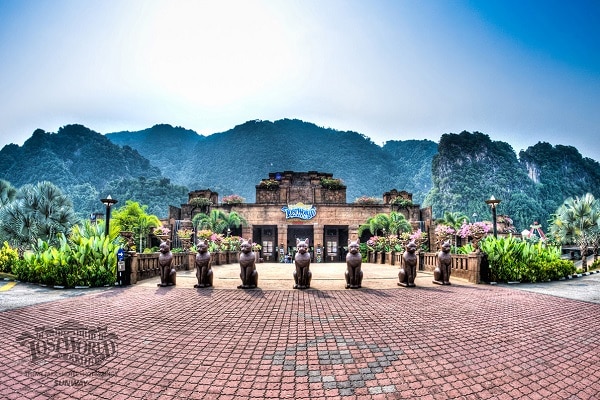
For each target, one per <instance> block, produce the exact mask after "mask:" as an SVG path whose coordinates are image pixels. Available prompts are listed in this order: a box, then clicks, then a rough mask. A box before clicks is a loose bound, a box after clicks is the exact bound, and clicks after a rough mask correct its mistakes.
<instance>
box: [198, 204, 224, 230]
mask: <svg viewBox="0 0 600 400" xmlns="http://www.w3.org/2000/svg"><path fill="white" fill-rule="evenodd" d="M226 219H227V216H226V214H225V212H224V211H221V210H211V211H210V213H208V214H204V213H198V214H196V215H194V217H193V218H192V225H193V226H194V228H196V229H210V230H211V231H213V232H218V233H221V232H224V231H225V229H227V226H228V225H227V221H226Z"/></svg>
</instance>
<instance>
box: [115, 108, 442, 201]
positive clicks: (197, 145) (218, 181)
mask: <svg viewBox="0 0 600 400" xmlns="http://www.w3.org/2000/svg"><path fill="white" fill-rule="evenodd" d="M106 136H107V137H108V138H109V139H110V140H112V141H113V142H114V143H116V144H120V145H124V144H128V145H130V146H132V147H134V148H135V149H136V150H138V151H139V152H140V154H142V155H143V156H144V157H146V158H148V159H149V160H151V161H152V163H153V165H156V166H157V167H159V168H160V169H161V171H162V174H163V175H165V176H168V177H169V178H170V179H171V180H172V181H173V182H174V183H177V184H180V185H184V186H187V187H188V188H190V189H192V190H193V189H203V188H210V189H212V190H215V191H217V192H219V194H220V195H227V194H232V193H236V194H239V195H241V196H243V197H245V198H246V199H247V201H249V202H253V201H254V199H255V186H256V185H257V184H258V182H259V181H260V180H261V179H263V178H266V177H268V174H269V172H277V171H322V172H331V173H333V174H334V176H335V177H338V178H341V179H342V180H343V181H344V183H345V184H346V186H347V187H348V189H347V200H348V202H352V201H354V199H355V198H356V197H360V196H363V195H365V196H376V197H378V198H381V196H382V194H383V192H385V191H388V190H390V189H394V188H395V189H398V190H407V191H409V192H412V193H413V194H414V198H415V201H417V202H420V201H422V200H423V199H424V198H425V195H426V193H427V192H428V191H429V189H430V187H431V168H430V166H431V159H432V157H433V155H434V154H435V153H436V152H437V144H436V143H434V142H432V141H428V140H423V141H416V140H411V141H406V142H400V141H390V142H388V143H386V145H385V146H384V147H383V148H382V147H381V146H378V145H376V144H375V143H373V142H372V141H371V140H370V139H369V138H368V137H366V136H364V135H362V134H359V133H356V132H342V131H337V130H334V129H328V128H322V127H318V126H317V125H315V124H312V123H308V122H303V121H299V120H290V119H284V120H279V121H275V122H271V121H248V122H246V123H244V124H241V125H238V126H236V127H234V128H233V129H230V130H228V131H226V132H222V133H216V134H213V135H210V136H201V135H195V136H194V135H193V134H190V131H186V130H184V129H182V128H173V127H171V126H170V125H156V126H154V127H152V128H150V129H146V130H143V131H139V132H118V133H111V134H107V135H106ZM159 160H160V161H159ZM157 161H159V162H157ZM415 167H416V168H415Z"/></svg>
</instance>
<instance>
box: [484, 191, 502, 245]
mask: <svg viewBox="0 0 600 400" xmlns="http://www.w3.org/2000/svg"><path fill="white" fill-rule="evenodd" d="M485 203H486V204H487V205H488V206H490V208H491V209H492V221H493V222H492V223H493V229H494V237H495V238H497V237H498V230H497V228H496V207H498V204H500V200H497V199H495V198H494V196H492V197H490V199H489V200H486V201H485Z"/></svg>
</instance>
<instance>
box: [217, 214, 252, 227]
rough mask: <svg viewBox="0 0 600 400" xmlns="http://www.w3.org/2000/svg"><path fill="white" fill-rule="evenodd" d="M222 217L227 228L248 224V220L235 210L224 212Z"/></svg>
mask: <svg viewBox="0 0 600 400" xmlns="http://www.w3.org/2000/svg"><path fill="white" fill-rule="evenodd" d="M222 218H223V221H225V224H226V228H239V227H241V226H247V225H248V221H246V219H245V218H244V217H242V216H241V215H240V214H239V213H237V212H235V211H232V212H230V213H223V216H222Z"/></svg>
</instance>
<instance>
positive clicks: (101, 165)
mask: <svg viewBox="0 0 600 400" xmlns="http://www.w3.org/2000/svg"><path fill="white" fill-rule="evenodd" d="M0 179H4V180H6V181H8V182H10V183H11V184H12V185H13V186H15V187H21V186H23V185H25V184H28V183H37V182H40V181H50V182H52V183H54V184H55V185H56V186H58V187H59V188H60V189H61V190H62V191H63V193H65V194H66V195H67V196H68V197H70V198H71V200H72V201H73V205H74V207H75V211H76V212H77V214H78V215H79V216H80V217H89V215H90V213H93V212H104V210H103V208H104V207H103V206H102V204H101V202H100V199H101V198H103V197H106V196H107V195H108V194H110V195H111V196H112V197H113V198H116V199H120V200H121V201H122V203H125V199H131V200H134V201H143V202H144V204H149V205H150V207H149V208H148V211H149V212H152V213H156V215H164V216H166V213H167V207H166V205H165V204H168V203H169V202H175V203H176V204H181V202H183V201H186V200H187V188H184V187H177V186H174V185H171V184H170V182H169V180H168V179H166V178H164V177H163V176H162V175H161V171H160V170H159V169H158V168H156V167H154V166H152V165H151V163H150V161H149V160H147V159H146V158H144V157H143V156H141V155H140V154H139V153H138V152H137V151H136V150H134V149H132V148H131V147H129V146H124V147H121V146H118V145H116V144H114V143H112V142H111V141H110V140H108V138H107V137H106V136H104V135H101V134H100V133H98V132H94V131H92V130H90V129H88V128H86V127H84V126H82V125H67V126H65V127H63V128H61V129H59V130H58V132H57V133H48V132H44V131H43V130H41V129H38V130H36V131H35V132H34V133H33V135H32V136H31V137H30V138H29V139H28V140H27V141H26V142H25V143H24V144H23V146H17V145H15V144H10V145H7V146H4V147H3V148H2V150H1V151H0ZM146 193H149V194H148V195H147V194H146ZM156 196H158V197H160V198H159V199H157V198H156ZM147 200H150V201H149V202H147Z"/></svg>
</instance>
